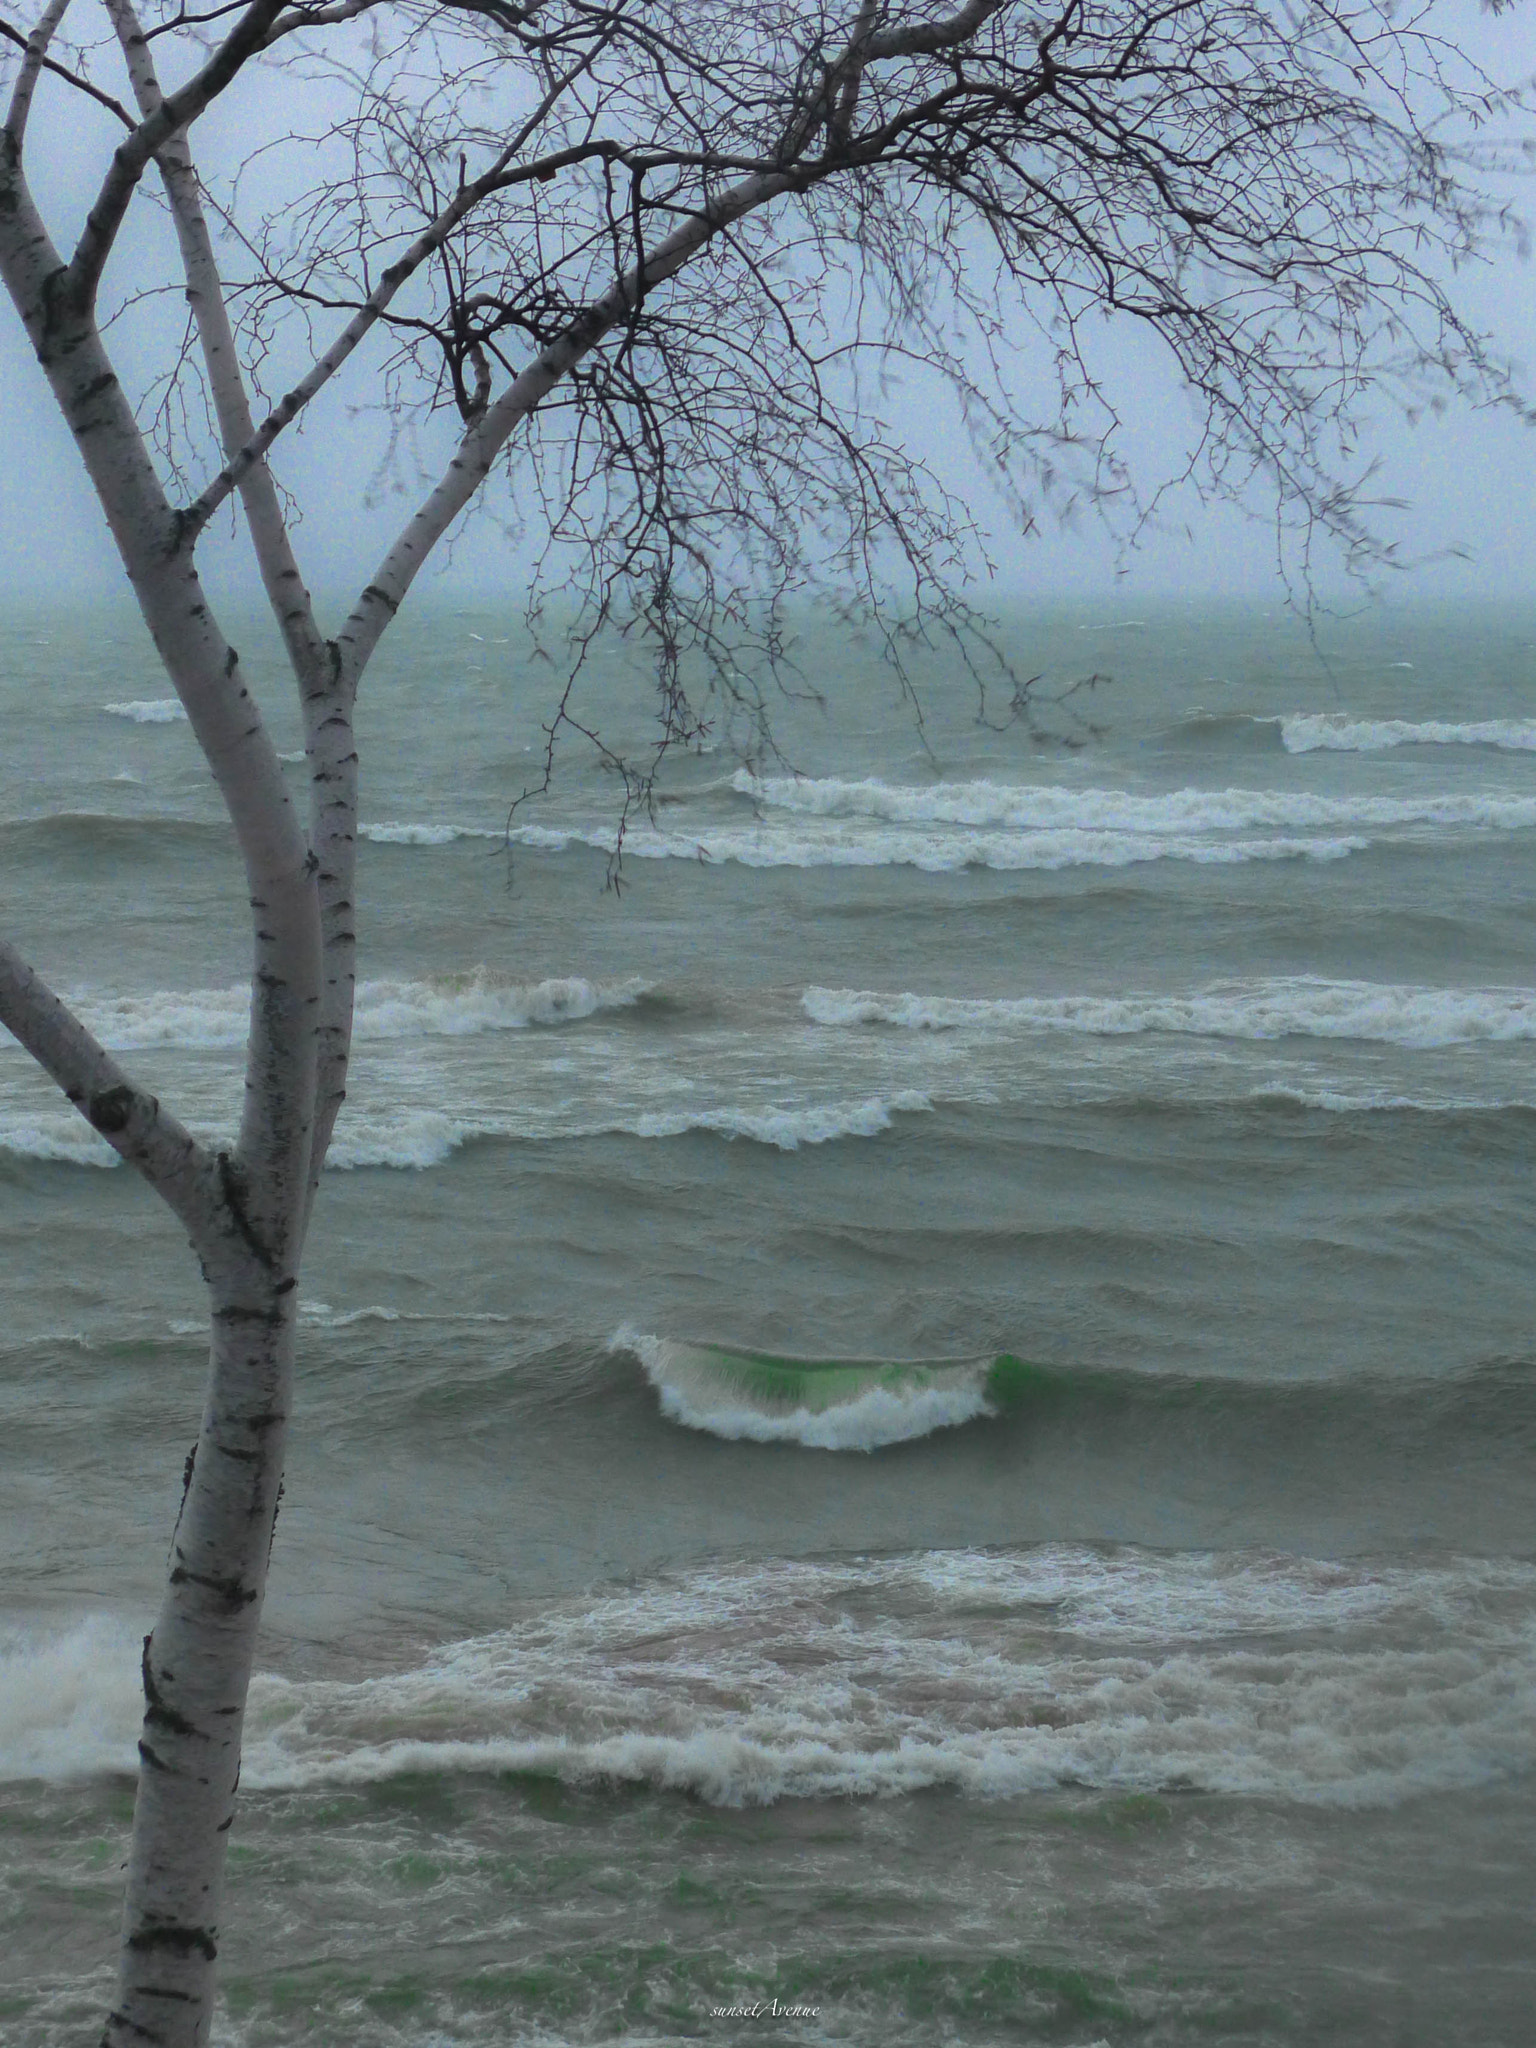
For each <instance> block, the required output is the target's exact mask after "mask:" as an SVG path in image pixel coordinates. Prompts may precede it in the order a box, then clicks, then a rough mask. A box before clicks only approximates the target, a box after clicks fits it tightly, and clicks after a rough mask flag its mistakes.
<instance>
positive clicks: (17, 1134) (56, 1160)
mask: <svg viewBox="0 0 1536 2048" xmlns="http://www.w3.org/2000/svg"><path fill="white" fill-rule="evenodd" d="M0 1151H4V1152H9V1153H10V1154H11V1155H12V1156H13V1157H14V1158H16V1159H42V1160H47V1161H48V1162H49V1163H50V1164H55V1165H60V1166H120V1165H121V1164H122V1161H121V1159H120V1158H119V1156H118V1154H117V1153H116V1152H114V1151H113V1150H112V1147H111V1146H110V1145H109V1144H108V1143H107V1141H106V1139H105V1138H98V1137H97V1135H96V1133H95V1132H94V1131H93V1130H92V1129H91V1127H90V1125H89V1124H88V1123H86V1121H85V1119H84V1118H83V1117H81V1116H79V1115H77V1114H76V1112H75V1111H74V1110H70V1111H68V1112H67V1113H60V1114H56V1115H52V1116H49V1115H44V1116H31V1117H23V1118H21V1119H20V1120H19V1121H18V1122H16V1123H14V1124H7V1125H4V1126H0Z"/></svg>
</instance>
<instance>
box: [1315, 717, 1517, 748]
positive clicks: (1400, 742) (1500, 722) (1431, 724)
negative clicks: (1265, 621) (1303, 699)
mask: <svg viewBox="0 0 1536 2048" xmlns="http://www.w3.org/2000/svg"><path fill="white" fill-rule="evenodd" d="M1279 723H1280V736H1281V738H1282V740H1283V741H1284V743H1285V748H1286V751H1287V753H1291V754H1310V753H1315V752H1317V751H1319V750H1320V749H1332V750H1334V751H1336V752H1339V753H1348V754H1372V753H1378V752H1380V751H1382V750H1383V749H1385V748H1388V747H1458V746H1459V747H1498V748H1502V749H1504V750H1505V751H1507V752H1517V753H1528V752H1530V751H1531V750H1532V749H1536V718H1483V719H1475V720H1470V721H1467V722H1464V723H1456V722H1455V721H1452V720H1447V719H1439V718H1431V719H1423V720H1419V721H1414V720H1410V719H1406V718H1352V717H1350V716H1349V715H1348V714H1347V713H1345V712H1342V711H1322V712H1298V713H1295V714H1294V715H1293V716H1291V717H1289V718H1282V719H1281V720H1280V722H1279Z"/></svg>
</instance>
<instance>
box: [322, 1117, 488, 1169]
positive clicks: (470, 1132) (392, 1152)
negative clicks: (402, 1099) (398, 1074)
mask: <svg viewBox="0 0 1536 2048" xmlns="http://www.w3.org/2000/svg"><path fill="white" fill-rule="evenodd" d="M514 1135H515V1133H514V1132H512V1131H510V1130H498V1129H496V1127H494V1126H491V1125H486V1124H480V1123H473V1122H466V1121H464V1120H462V1119H460V1118H457V1117H451V1116H444V1115H443V1114H442V1113H441V1112H440V1111H437V1110H430V1109H422V1110H405V1111H401V1112H399V1113H398V1114H395V1115H392V1116H385V1117H380V1118H374V1119H369V1120H368V1121H366V1122H365V1121H364V1120H363V1119H362V1118H360V1117H347V1116H345V1115H344V1116H343V1118H342V1120H341V1122H339V1123H338V1125H337V1127H336V1133H335V1136H334V1137H333V1138H332V1139H331V1148H330V1150H329V1152H327V1154H326V1155H325V1164H326V1168H327V1170H328V1171H333V1172H337V1173H349V1172H354V1171H356V1170H357V1169H358V1168H359V1167H365V1166H390V1167H397V1168H407V1169H413V1170H415V1171H417V1172H421V1171H423V1170H424V1169H425V1168H427V1167H431V1166H441V1165H442V1164H443V1163H444V1162H445V1161H446V1160H448V1159H451V1158H452V1157H453V1155H454V1153H455V1152H457V1151H458V1150H459V1148H460V1147H461V1146H463V1145H466V1144H468V1143H470V1142H471V1141H472V1140H473V1139H475V1138H478V1137H495V1136H508V1137H510V1136H514Z"/></svg>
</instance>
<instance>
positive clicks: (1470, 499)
mask: <svg viewBox="0 0 1536 2048" xmlns="http://www.w3.org/2000/svg"><path fill="white" fill-rule="evenodd" d="M1437 12H1438V14H1439V15H1440V17H1441V18H1442V19H1443V22H1444V25H1445V30H1446V32H1447V33H1454V34H1457V35H1458V36H1461V37H1463V38H1464V39H1465V40H1467V41H1470V42H1474V43H1475V45H1476V47H1477V49H1478V51H1479V53H1480V54H1482V55H1483V56H1484V60H1485V62H1487V63H1488V65H1489V68H1490V69H1491V70H1493V71H1494V72H1495V73H1496V74H1497V75H1499V76H1500V77H1503V78H1506V79H1513V78H1519V77H1530V76H1531V74H1532V73H1533V71H1536V15H1533V13H1532V12H1531V11H1530V10H1528V9H1527V10H1519V11H1517V12H1515V13H1514V14H1512V15H1506V16H1502V17H1499V18H1496V19H1490V18H1489V17H1487V16H1485V15H1483V14H1482V13H1481V12H1480V11H1479V9H1478V8H1477V6H1476V5H1475V0H1440V4H1439V7H1438V9H1437ZM44 111H46V109H42V108H40V114H41V113H42V112H44ZM42 125H43V124H42V122H41V119H39V120H38V122H37V124H36V128H35V130H34V132H35V133H40V132H41V130H42ZM101 140H102V142H103V143H104V144H105V147H106V148H110V146H111V145H110V141H109V140H108V139H107V131H106V130H105V129H103V131H102V135H101ZM88 174H89V178H93V177H94V175H95V170H94V166H90V165H88V164H87V163H86V161H85V159H84V156H83V153H82V155H81V156H80V157H79V159H78V160H76V161H72V162H70V163H67V164H65V165H62V166H60V167H58V171H57V174H56V180H55V183H54V188H53V192H52V194H51V198H52V200H53V202H54V204H55V206H56V207H57V208H58V209H59V213H60V214H61V215H62V216H63V217H64V218H67V219H70V220H73V219H76V218H78V205H79V200H80V198H81V197H82V196H83V193H84V191H85V190H86V189H87V187H88V182H89V179H88ZM1522 196H1523V195H1517V198H1519V197H1522ZM1531 197H1532V199H1533V200H1536V191H1533V193H1532V195H1531ZM1533 211H1536V207H1533ZM131 260H133V261H135V262H139V263H143V264H145V265H146V267H147V266H148V264H149V262H150V260H151V259H150V257H149V255H148V254H147V253H146V252H145V251H144V250H142V249H141V248H140V246H139V245H138V244H135V245H134V255H133V257H132V259H131ZM1533 284H1536V275H1533V268H1532V265H1531V264H1530V263H1522V262H1520V261H1519V260H1518V259H1516V258H1515V257H1514V256H1513V255H1512V254H1511V255H1510V256H1508V257H1507V258H1505V259H1504V260H1502V261H1501V262H1499V263H1498V264H1497V265H1495V266H1494V267H1493V268H1491V269H1488V270H1484V271H1480V272H1478V273H1475V274H1473V275H1471V276H1469V277H1468V279H1467V280H1466V282H1465V286H1464V289H1463V292H1462V297H1463V302H1464V303H1465V304H1466V305H1467V306H1468V307H1469V309H1470V310H1471V312H1472V314H1473V316H1474V318H1475V319H1476V320H1477V322H1478V323H1479V324H1481V325H1483V326H1485V327H1486V328H1488V329H1489V330H1490V331H1491V332H1492V333H1493V334H1494V335H1495V336H1496V337H1497V339H1498V342H1499V345H1500V347H1501V349H1502V350H1503V351H1504V352H1505V353H1506V354H1507V355H1508V356H1510V357H1511V358H1513V359H1514V360H1515V361H1516V362H1517V364H1519V365H1520V366H1521V367H1522V369H1523V370H1524V373H1525V382H1526V386H1527V389H1528V390H1531V391H1536V292H1533ZM1114 360H1115V361H1116V363H1117V366H1118V369H1119V381H1118V386H1117V392H1116V395H1117V399H1118V402H1119V405H1120V409H1121V412H1122V414H1123V415H1124V416H1125V417H1127V419H1128V420H1131V421H1133V422H1134V423H1135V424H1134V426H1133V429H1132V431H1133V435H1134V441H1135V445H1136V447H1137V449H1138V452H1139V453H1141V454H1142V455H1143V456H1144V470H1143V473H1144V474H1145V475H1148V476H1155V475H1157V474H1160V473H1164V472H1166V471H1167V470H1168V468H1169V467H1170V466H1172V465H1174V464H1175V463H1176V460H1177V453H1178V447H1179V436H1180V433H1181V432H1182V429H1183V425H1184V422H1185V420H1186V419H1187V418H1188V416H1189V415H1188V411H1187V407H1186V405H1185V404H1184V402H1183V401H1182V399H1181V397H1180V396H1179V394H1178V393H1177V391H1176V389H1175V388H1174V387H1172V386H1171V385H1170V383H1169V382H1168V380H1167V379H1166V378H1165V377H1163V376H1162V375H1161V374H1159V372H1158V369H1157V366H1156V364H1155V363H1153V362H1150V361H1149V359H1148V358H1147V356H1146V354H1145V351H1144V350H1139V349H1138V348H1137V347H1136V346H1135V345H1134V344H1132V343H1128V344H1127V345H1126V346H1125V347H1123V348H1117V349H1116V350H1115V354H1114ZM366 395H368V394H367V392H366V372H365V371H359V372H357V373H354V374H353V375H352V376H350V377H348V376H345V375H344V377H343V379H341V380H338V383H337V385H334V386H332V387H331V390H330V391H329V392H328V393H326V394H324V395H323V397H322V399H321V401H320V402H319V405H318V406H317V408H316V411H315V415H314V417H313V419H312V421H311V423H310V425H309V427H308V430H307V431H306V432H305V433H304V434H303V435H302V436H301V437H296V438H292V439H288V438H285V440H284V442H283V443H282V444H281V446H280V450H279V455H280V460H279V463H278V468H279V474H280V476H281V477H282V479H283V480H284V481H285V483H287V484H288V485H289V486H290V487H291V488H292V489H293V490H294V491H295V492H296V494H297V496H298V498H299V500H300V502H301V503H302V504H303V505H304V507H305V509H306V513H307V517H306V518H305V521H304V523H303V525H302V527H301V529H300V532H299V536H298V538H299V544H300V552H301V558H302V559H303V561H304V564H305V567H306V571H307V573H308V575H309V576H310V579H311V581H312V582H313V583H314V584H315V585H316V587H317V588H319V589H334V590H337V591H338V592H343V591H350V590H355V589H356V588H357V587H359V586H360V585H361V584H362V583H364V582H366V580H367V577H368V573H369V571H370V570H371V568H372V567H373V564H374V562H375V561H376V559H377V558H378V556H379V555H380V554H381V553H382V551H383V549H384V548H385V546H386V545H387V544H388V541H389V539H390V538H392V536H393V532H394V531H395V529H396V528H397V527H398V525H399V524H400V523H401V520H402V518H403V516H404V513H405V512H406V510H407V509H408V501H407V500H404V499H399V498H389V499H386V500H385V501H384V502H383V504H381V505H379V506H376V507H374V508H371V509H370V508H368V507H366V506H365V505H364V503H363V498H364V488H363V487H364V483H365V481H366V476H367V472H368V470H369V468H370V466H371V462H370V455H369V451H370V449H372V448H375V447H376V446H377V434H378V431H379V430H378V427H377V424H376V423H374V424H373V425H367V424H358V423H355V422H353V421H351V420H349V419H348V417H347V405H348V401H349V400H350V401H355V400H357V399H359V398H362V397H364V396H366ZM911 413H912V418H913V422H914V424H913V426H912V427H911V430H910V431H911V436H912V441H913V445H914V447H915V448H916V449H917V450H918V451H920V452H921V453H923V454H924V455H925V456H927V457H928V459H929V460H930V461H932V462H933V463H934V465H935V467H937V468H939V469H940V471H941V472H942V473H943V474H944V475H945V476H946V478H947V479H949V480H950V481H951V482H952V483H953V484H954V486H955V487H956V488H957V489H958V490H960V491H961V492H962V493H964V494H965V495H966V496H967V497H968V498H969V499H970V500H971V501H972V502H973V503H974V504H976V505H977V507H978V509H979V511H980V513H981V516H982V517H983V520H984V521H985V522H986V523H987V524H988V525H989V527H990V528H991V531H992V535H993V554H994V557H995V559H996V560H997V563H998V566H999V571H1000V576H999V582H1000V586H1001V590H1002V592H1005V593H1006V594H1007V595H1009V596H1021V597H1029V596H1036V597H1041V598H1047V599H1049V598H1056V597H1062V596H1072V595H1089V594H1094V593H1099V592H1105V591H1108V590H1109V589H1111V588H1112V587H1114V585H1115V580H1116V559H1115V551H1114V548H1113V546H1112V544H1111V542H1110V541H1109V539H1108V538H1107V536H1106V535H1105V534H1104V533H1103V531H1102V530H1101V529H1100V527H1099V526H1098V524H1097V523H1096V521H1094V520H1093V519H1092V518H1091V517H1089V518H1085V519H1083V520H1082V521H1081V522H1080V523H1079V524H1078V525H1077V526H1076V527H1074V528H1073V529H1070V530H1066V531H1062V530H1060V529H1057V528H1055V527H1048V528H1047V529H1046V530H1045V531H1043V532H1042V533H1041V534H1040V535H1038V536H1036V537H1034V538H1031V539H1028V540H1021V539H1019V538H1018V537H1017V536H1015V535H1013V534H1011V533H1010V532H1009V531H1008V524H1007V519H1006V515H1005V513H1004V512H1003V510H1002V508H1001V506H996V507H995V509H994V510H992V511H990V512H989V509H988V508H989V502H990V493H989V492H988V490H987V487H986V486H985V484H984V482H983V481H981V479H980V478H979V473H978V471H977V470H976V467H975V465H974V462H973V461H972V459H971V457H970V455H969V452H968V451H967V450H966V449H965V448H964V446H963V443H962V441H961V439H960V437H959V436H958V434H957V433H955V432H954V431H953V424H952V423H946V420H945V415H944V411H943V408H942V406H935V405H934V403H933V401H932V398H931V396H928V395H925V394H923V393H922V392H921V391H916V392H914V393H913V402H912V405H911ZM436 431H437V432H438V433H439V434H440V435H441V437H442V450H441V452H442V454H443V455H444V456H446V454H447V452H448V447H449V441H448V425H447V422H446V421H443V422H440V423H439V425H438V427H437V429H436ZM1373 446H1374V452H1375V453H1377V454H1378V455H1379V457H1380V460H1381V464H1382V469H1381V475H1380V482H1379V489H1380V493H1381V495H1383V496H1389V497H1401V498H1405V499H1407V500H1409V501H1410V505H1411V510H1410V511H1409V512H1408V513H1406V514H1401V515H1399V514H1390V515H1384V524H1385V525H1386V526H1387V530H1389V531H1390V532H1391V533H1392V534H1393V535H1394V536H1395V537H1396V538H1398V539H1399V540H1400V542H1401V543H1402V546H1403V550H1404V552H1405V553H1407V554H1412V555H1431V554H1435V553H1437V552H1440V551H1443V550H1448V549H1452V548H1456V549H1462V550H1464V551H1466V554H1467V556H1468V558H1469V559H1467V560H1441V561H1438V562H1432V563H1429V564H1426V565H1425V566H1423V567H1421V568H1419V569H1418V570H1417V571H1416V572H1415V574H1414V578H1413V586H1412V587H1414V588H1417V589H1422V590H1423V591H1425V592H1426V593H1431V592H1432V593H1434V594H1436V595H1447V596H1449V595H1475V594H1478V593H1485V594H1488V595H1495V594H1498V595H1505V594H1508V595H1516V594H1528V593H1529V591H1530V587H1531V565H1532V563H1533V561H1536V433H1533V431H1532V430H1530V429H1526V428H1522V427H1520V426H1518V425H1517V424H1515V423H1514V422H1513V421H1512V420H1511V419H1510V418H1509V416H1508V415H1507V414H1505V415H1493V416H1490V415H1482V416H1479V415H1476V414H1471V413H1467V412H1461V413H1458V414H1455V415H1453V416H1451V417H1449V418H1446V419H1439V420H1427V421H1424V422H1421V423H1420V424H1419V425H1417V426H1416V427H1413V428H1409V427H1407V426H1406V425H1405V424H1403V423H1402V422H1401V421H1399V420H1396V419H1394V418H1393V417H1392V416H1391V415H1390V413H1388V412H1386V411H1385V410H1383V411H1382V413H1381V417H1380V418H1379V420H1378V421H1377V423H1376V426H1375V431H1374V439H1373ZM0 448H3V450H4V459H3V461H0V542H3V557H0V563H3V567H0V588H8V589H9V590H10V591H11V592H13V593H16V594H21V593H37V594H47V593H56V594H59V595H73V594H76V593H86V592H95V591H99V590H100V591H105V590H112V589H120V588H121V584H122V579H121V571H120V569H119V567H118V565H117V561H116V557H115V554H114V552H113V550H112V548H111V545H110V542H109V540H108V538H107V535H106V533H105V531H104V529H103V527H102V525H101V521H100V518H99V516H98V514H97V512H96V510H95V506H94V502H93V500H92V498H91V495H90V492H89V488H88V486H87V485H86V482H85V479H84V476H83V473H82V472H81V470H80V466H79V461H78V458H77V456H76V454H75V452H74V449H73V447H72V446H71V444H70V442H69V439H68V436H67V435H66V433H65V432H64V430H63V428H62V426H61V424H60V423H59V421H58V419H57V417H56V415H55V414H54V411H53V408H52V402H51V400H50V399H49V397H48V394H47V392H46V389H45V388H44V386H43V383H42V379H41V375H40V373H39V371H38V370H37V367H36V365H35V363H34V362H33V361H32V359H31V355H30V351H29V350H28V348H27V346H26V343H25V340H24V338H23V337H22V336H21V334H20V331H19V328H18V325H17V323H16V321H15V318H14V315H13V314H12V313H11V309H10V307H9V305H8V303H0ZM1256 509H1262V501H1259V502H1258V503H1257V505H1256ZM1185 522H1187V523H1188V526H1189V528H1190V532H1189V533H1188V534H1186V533H1185V532H1183V531H1182V530H1177V529H1180V528H1182V525H1183V524H1184V523H1185ZM1168 524H1169V525H1170V527H1173V528H1175V529H1176V530H1173V531H1169V532H1166V533H1164V534H1161V535H1157V536H1154V537H1152V538H1150V539H1148V540H1147V541H1146V542H1144V544H1143V545H1142V547H1141V548H1140V550H1139V551H1138V552H1137V554H1136V555H1135V556H1134V557H1133V558H1132V560H1131V561H1130V563H1129V565H1128V568H1127V569H1126V571H1125V574H1124V576H1123V579H1122V581H1121V583H1120V586H1119V587H1120V589H1121V591H1122V593H1123V594H1124V595H1126V596H1134V595H1138V594H1139V595H1143V596H1153V595H1159V594H1170V595H1172V594H1178V595H1196V596H1198V595H1216V594H1221V595H1236V594H1258V593H1260V592H1269V591H1272V590H1273V588H1274V539H1273V534H1272V532H1270V531H1268V530H1266V528H1265V526H1264V524H1263V523H1262V521H1257V522H1255V521H1248V520H1245V519H1244V518H1243V517H1242V516H1241V515H1240V514H1239V513H1237V512H1236V511H1235V510H1233V509H1231V508H1215V509H1207V508H1202V507H1201V506H1200V505H1199V504H1198V502H1196V501H1195V500H1194V499H1193V498H1186V499H1184V500H1183V501H1181V502H1180V503H1179V505H1178V506H1177V508H1176V511H1175V513H1174V514H1172V515H1170V518H1169V521H1168ZM220 552H221V553H226V554H227V550H224V549H222V548H221V549H220ZM509 566H511V567H513V568H514V570H515V568H516V564H515V562H514V563H513V564H510V565H509V562H508V548H507V543H506V542H505V540H504V539H503V538H502V536H501V534H500V533H499V532H498V530H497V529H496V528H495V526H494V525H492V524H491V523H490V522H483V523H478V524H476V523H473V522H472V523H471V525H470V526H469V528H468V529H467V530H466V532H465V534H464V537H463V538H462V539H461V540H460V541H459V543H458V545H457V546H456V548H455V549H454V553H453V559H452V562H451V563H449V564H444V565H442V566H440V567H438V568H437V569H436V571H435V572H434V578H433V580H434V581H435V582H437V583H438V585H439V587H442V585H443V584H447V585H449V586H452V587H457V588H473V587H477V586H479V587H484V586H487V585H494V586H497V587H501V588H505V587H506V583H507V572H508V568H509ZM241 573H242V572H241V571H240V570H239V569H238V568H234V567H233V566H231V568H229V569H226V570H224V571H216V572H215V575H214V581H215V584H216V585H217V584H218V583H220V582H223V581H225V580H226V578H227V577H228V576H230V575H233V576H234V577H236V578H238V577H239V576H240V575H241ZM1394 587H1395V588H1397V589H1399V590H1401V589H1402V588H1403V587H1404V586H1403V585H1402V584H1401V583H1397V582H1396V581H1395V579H1394Z"/></svg>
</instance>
